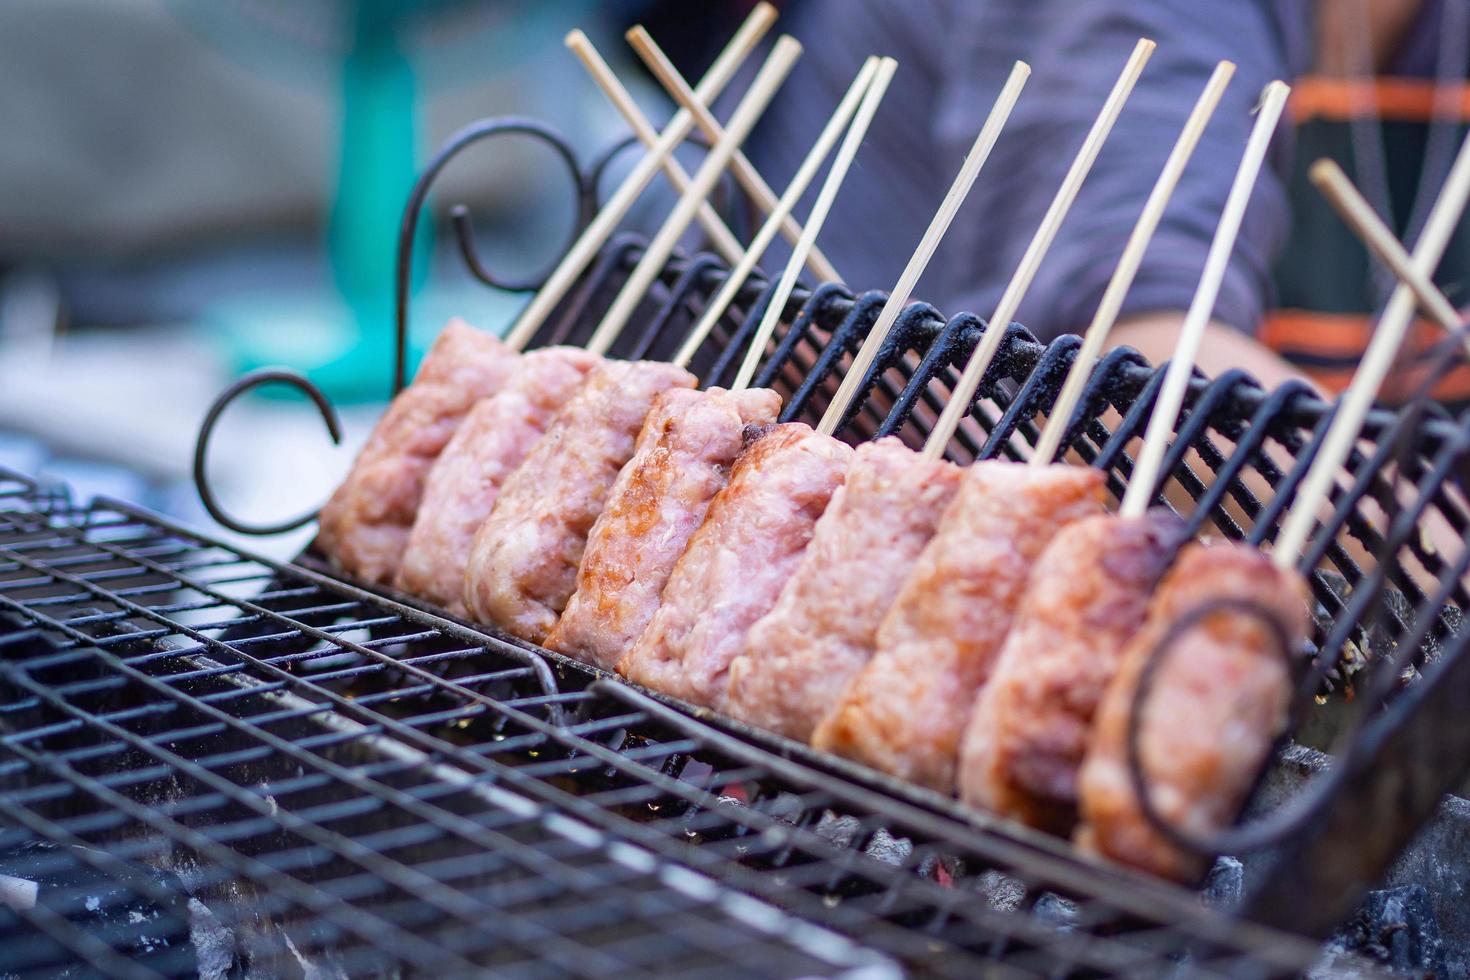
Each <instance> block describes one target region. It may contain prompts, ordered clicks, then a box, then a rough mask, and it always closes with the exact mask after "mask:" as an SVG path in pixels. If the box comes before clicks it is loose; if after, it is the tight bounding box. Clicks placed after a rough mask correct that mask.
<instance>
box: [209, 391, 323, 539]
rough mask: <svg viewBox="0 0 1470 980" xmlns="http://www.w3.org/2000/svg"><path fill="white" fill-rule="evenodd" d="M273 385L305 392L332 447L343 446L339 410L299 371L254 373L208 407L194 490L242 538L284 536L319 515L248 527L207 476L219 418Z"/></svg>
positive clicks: (217, 519)
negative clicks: (252, 392) (221, 500)
mask: <svg viewBox="0 0 1470 980" xmlns="http://www.w3.org/2000/svg"><path fill="white" fill-rule="evenodd" d="M271 383H280V384H287V385H290V386H291V387H293V388H295V389H297V390H298V391H301V392H304V393H305V394H306V395H307V396H308V397H309V398H310V399H311V400H312V401H313V402H315V403H316V407H317V411H319V412H321V415H322V421H323V422H325V423H326V425H327V432H328V433H329V434H330V435H331V437H332V443H333V444H334V445H340V444H341V442H342V423H341V421H340V420H339V419H338V418H337V410H336V409H335V408H333V407H332V403H331V402H330V401H328V400H327V396H326V395H324V394H322V390H321V389H320V388H318V387H317V386H316V385H314V384H312V383H311V381H310V380H308V379H307V378H306V376H305V375H302V374H300V373H298V372H296V371H291V370H288V369H286V368H264V369H262V370H259V371H252V372H250V373H249V374H247V375H245V377H243V378H241V379H240V380H238V381H236V382H235V383H234V384H232V385H230V386H229V387H228V388H226V389H225V390H224V391H222V392H221V393H220V395H219V397H218V398H216V399H215V400H214V403H213V404H211V405H210V406H209V411H208V412H207V413H205V416H204V422H203V424H202V425H200V426H199V436H198V438H197V439H196V440H195V442H194V489H195V490H197V491H198V492H199V500H200V502H201V503H203V504H204V509H205V510H207V511H209V516H210V517H213V518H214V519H215V520H216V521H218V522H219V523H220V524H223V525H224V526H225V527H227V528H229V529H230V530H231V531H236V532H238V533H240V534H253V535H266V534H284V533H285V532H286V531H294V530H295V529H296V528H298V527H301V526H302V525H303V524H308V523H310V522H311V521H313V520H315V519H316V516H317V513H318V512H317V511H312V512H311V513H309V514H303V515H301V516H300V517H298V518H296V519H295V520H290V521H281V522H280V523H278V524H254V525H252V524H246V523H244V522H243V521H238V520H236V519H235V518H233V517H231V516H230V515H229V514H227V513H226V512H225V510H224V508H223V507H221V506H220V504H219V498H217V497H216V496H215V493H214V489H213V488H212V487H211V486H210V485H209V474H208V473H207V472H206V467H205V461H206V459H207V458H208V456H209V439H210V436H212V435H213V434H214V427H215V426H216V425H217V424H218V423H219V419H220V416H221V415H223V414H224V411H225V409H226V408H228V407H229V406H230V403H231V402H233V401H234V400H235V399H236V398H238V397H240V396H241V395H243V394H245V393H246V392H248V391H250V390H251V389H253V388H258V387H260V386H261V385H265V384H271Z"/></svg>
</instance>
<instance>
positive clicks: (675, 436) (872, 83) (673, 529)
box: [546, 59, 894, 670]
mask: <svg viewBox="0 0 1470 980" xmlns="http://www.w3.org/2000/svg"><path fill="white" fill-rule="evenodd" d="M893 68H894V63H893V62H892V61H891V60H889V59H884V60H883V61H881V62H879V61H878V60H876V59H874V60H872V61H870V63H869V64H868V65H866V66H864V68H863V70H862V71H860V72H859V73H858V76H857V78H856V79H854V80H853V83H852V85H851V87H850V88H849V89H848V92H847V95H846V96H845V97H844V98H843V100H842V103H841V104H840V105H839V106H838V108H837V112H836V113H835V114H834V116H833V118H832V120H831V121H830V122H829V123H828V125H827V126H826V127H825V128H824V130H823V133H822V135H821V136H820V137H819V138H818V140H817V143H816V144H815V145H814V146H813V147H812V150H811V152H810V153H809V154H808V157H807V162H806V163H804V164H803V170H809V171H811V172H813V173H814V172H815V170H816V169H817V168H818V166H820V163H821V160H822V159H823V158H825V157H826V155H827V152H828V151H829V150H830V149H831V145H832V142H833V139H835V136H836V135H837V134H839V133H840V132H841V130H842V128H843V127H844V126H846V125H847V123H848V121H849V120H852V125H851V128H850V129H849V130H848V135H847V138H846V139H845V140H844V142H843V147H842V150H841V151H840V152H839V156H838V159H837V161H836V162H835V163H834V164H833V168H832V176H829V177H828V182H829V184H831V183H833V182H834V181H835V182H840V181H841V179H842V175H843V173H844V172H845V171H846V169H847V164H848V163H850V162H851V158H852V155H853V154H855V153H856V150H857V147H858V146H859V145H860V144H861V142H862V138H863V135H864V134H865V133H866V131H867V128H868V123H869V122H871V120H872V117H873V112H874V110H875V109H876V107H877V104H878V102H879V101H880V100H881V99H882V97H883V94H884V92H885V91H886V89H887V86H888V81H889V79H890V78H891V77H892V75H893ZM859 103H861V107H860V108H859ZM855 110H856V111H857V116H856V117H854V115H853V113H854V111H855ZM808 164H810V166H808ZM797 179H798V180H799V179H800V174H798V178H797ZM807 179H808V180H809V179H810V177H809V176H808V178H807ZM796 182H797V180H793V188H794V185H795V184H796ZM793 188H788V190H787V192H786V194H785V195H783V197H782V201H781V202H780V203H779V204H778V205H777V210H776V211H773V212H772V215H771V218H770V219H768V220H767V222H766V225H765V227H764V228H763V229H762V235H764V236H765V239H766V241H765V242H762V241H761V238H762V235H757V236H756V241H754V242H752V244H751V248H750V252H751V254H754V253H756V252H757V251H758V250H762V249H764V248H765V246H766V244H769V238H770V236H771V235H773V234H774V229H775V225H776V222H777V221H778V220H779V219H778V218H777V217H776V215H777V214H778V213H779V212H780V211H781V210H782V208H785V209H786V210H788V211H789V209H790V207H791V205H793V204H794V203H795V200H796V198H797V197H799V196H800V194H801V189H793ZM803 189H804V188H803ZM824 218H825V214H822V213H818V212H817V211H815V210H814V211H813V214H812V215H811V217H810V218H809V219H808V222H807V227H806V231H805V232H804V233H803V240H806V238H807V237H808V236H811V235H814V234H816V231H817V230H818V229H819V228H820V227H821V224H822V221H823V219H824ZM797 252H798V253H799V252H800V248H798V250H797ZM792 261H793V262H794V263H795V264H797V265H798V266H799V265H800V264H801V262H802V261H803V259H802V257H801V256H800V255H799V254H794V255H793V259H792ZM751 264H753V263H751ZM732 279H733V275H732ZM773 302H774V301H773ZM781 302H782V303H783V305H784V300H782V301H781ZM699 333H700V327H699V326H696V327H695V328H694V330H693V331H692V332H691V335H690V338H689V340H688V341H686V343H685V344H684V349H685V350H686V351H687V350H690V349H691V342H694V346H697V338H698V335H699ZM675 363H676V364H682V363H685V362H683V361H681V360H680V359H679V358H676V359H675ZM780 407H781V398H780V396H779V395H778V394H777V393H776V392H775V391H773V390H771V389H769V388H746V387H745V386H744V385H738V386H736V387H735V388H733V389H731V390H729V391H726V390H725V389H722V388H710V389H708V390H706V391H686V390H682V389H680V390H677V391H670V392H666V393H665V394H663V395H661V396H660V397H659V399H658V400H657V401H656V402H655V403H654V406H653V410H652V411H651V412H650V413H649V414H648V417H647V418H646V419H645V420H644V423H643V429H642V431H641V432H640V433H639V435H638V442H637V446H636V448H635V450H634V453H633V457H632V458H631V459H630V460H629V461H628V462H627V464H626V465H625V466H624V467H623V469H622V471H621V472H620V473H619V474H618V477H617V480H616V482H615V483H614V484H613V487H612V490H611V491H610V492H609V494H608V498H607V505H606V506H605V507H604V508H603V511H602V513H601V514H600V515H599V516H598V518H597V521H596V523H595V524H593V526H592V530H591V532H590V533H589V534H588V538H587V549H586V551H585V552H584V553H583V556H582V562H581V565H580V567H579V568H578V570H577V587H576V591H575V592H574V593H573V594H572V597H571V599H570V600H569V601H568V602H567V605H566V608H565V609H564V610H563V612H562V616H561V619H560V620H559V621H558V622H557V625H556V627H555V628H554V629H553V630H552V632H551V634H550V635H549V636H548V637H547V638H546V646H548V647H550V648H551V649H553V650H557V651H560V652H562V653H565V654H568V655H569V656H573V657H576V658H577V659H579V660H582V661H583V662H586V663H590V664H594V665H596V666H599V667H602V668H604V669H607V670H611V669H612V668H613V667H614V666H616V664H617V662H618V661H619V660H620V659H621V658H622V657H623V656H624V655H626V654H627V653H628V651H629V650H630V649H632V647H633V646H634V644H635V643H636V642H637V640H638V638H639V637H640V636H641V635H642V634H643V631H644V630H645V629H646V628H647V626H648V623H649V621H650V620H652V618H653V616H654V612H655V611H656V610H657V608H658V605H659V598H660V596H661V595H662V593H663V590H664V586H665V584H666V583H667V582H668V579H669V576H670V574H671V573H672V571H673V568H674V564H675V563H676V562H677V561H678V560H679V556H680V555H682V554H683V553H684V550H685V548H686V546H687V545H688V543H689V539H690V537H691V536H692V535H693V534H694V532H695V530H696V529H697V528H698V527H699V526H700V524H701V523H702V522H703V521H704V518H705V515H706V513H707V511H708V510H709V506H710V503H711V501H712V500H713V498H714V496H715V494H716V493H717V492H718V491H719V490H720V489H721V488H722V487H723V486H724V485H725V482H726V480H727V478H728V475H729V472H730V468H731V466H732V465H733V463H734V461H735V458H736V456H738V455H739V453H740V451H741V449H742V448H743V446H744V442H745V433H746V431H747V428H749V427H751V426H757V427H764V426H766V425H769V424H771V423H773V422H774V421H775V419H776V415H777V412H778V411H779V410H780Z"/></svg>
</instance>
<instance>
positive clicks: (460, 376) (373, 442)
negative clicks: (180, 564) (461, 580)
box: [316, 319, 520, 585]
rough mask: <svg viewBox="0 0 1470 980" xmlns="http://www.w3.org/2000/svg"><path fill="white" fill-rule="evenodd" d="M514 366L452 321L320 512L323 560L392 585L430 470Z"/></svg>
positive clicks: (491, 342) (502, 349) (494, 345)
mask: <svg viewBox="0 0 1470 980" xmlns="http://www.w3.org/2000/svg"><path fill="white" fill-rule="evenodd" d="M519 363H520V355H519V354H517V353H516V352H515V351H513V350H511V349H510V348H509V347H507V346H505V344H504V343H502V342H501V340H500V339H499V338H498V337H494V336H492V335H490V334H488V333H484V332H483V331H480V330H476V329H475V328H474V327H471V326H470V325H469V324H467V323H465V322H464V321H463V320H457V319H456V320H450V321H449V324H448V325H447V326H446V327H445V328H444V330H443V331H442V332H441V333H440V334H439V337H438V339H436V340H435V341H434V346H433V347H432V348H430V349H429V353H428V354H427V355H425V357H424V361H423V363H422V364H421V365H420V366H419V371H418V375H417V376H416V377H415V378H414V381H413V384H411V385H409V386H408V387H407V388H405V389H404V390H403V391H402V392H400V393H399V395H398V397H397V398H395V399H393V403H392V404H390V405H389V406H388V411H387V412H386V413H384V415H383V417H382V418H381V419H380V420H379V421H378V424H377V426H375V427H374V428H373V431H372V434H371V435H370V436H369V437H368V441H367V444H366V445H364V446H363V448H362V452H360V453H358V455H357V460H356V461H355V462H354V463H353V464H352V469H351V471H350V472H349V473H348V474H347V479H345V480H343V481H342V485H341V486H339V487H338V488H337V490H336V492H335V493H333V494H332V496H331V499H329V500H328V501H327V503H326V505H325V506H323V507H322V513H321V518H320V520H319V530H318V533H317V538H316V544H317V547H318V548H320V549H321V551H322V553H323V554H325V555H327V556H328V557H329V558H331V559H332V560H334V561H335V562H336V563H337V564H338V565H340V566H341V567H342V568H343V569H344V570H346V571H347V572H349V573H351V574H353V575H355V576H357V577H358V578H360V579H363V580H365V581H368V582H372V583H375V584H380V585H387V584H388V583H390V582H392V581H393V576H394V573H396V572H397V571H398V562H399V559H400V558H401V557H402V555H403V549H404V546H405V545H406V544H407V543H408V533H409V529H410V528H412V527H413V522H414V518H415V517H416V516H417V515H418V510H419V501H420V499H421V498H422V496H423V492H424V480H425V478H426V477H427V476H428V474H429V468H430V467H431V466H433V465H434V460H436V459H438V457H439V453H440V452H441V451H442V450H443V449H444V446H445V445H446V444H447V443H448V442H449V440H450V437H452V436H453V435H454V432H455V430H456V429H458V428H459V425H460V422H461V421H463V419H464V417H465V414H466V413H467V412H469V410H470V408H471V407H472V406H473V405H474V404H475V403H476V402H478V401H479V400H480V399H482V398H488V397H489V396H491V395H493V394H495V392H497V391H499V390H500V388H501V387H502V386H503V385H504V384H505V383H506V381H508V380H509V379H510V377H511V376H512V375H513V374H514V373H515V371H516V369H517V367H518V365H519Z"/></svg>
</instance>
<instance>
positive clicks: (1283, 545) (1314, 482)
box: [1271, 137, 1470, 568]
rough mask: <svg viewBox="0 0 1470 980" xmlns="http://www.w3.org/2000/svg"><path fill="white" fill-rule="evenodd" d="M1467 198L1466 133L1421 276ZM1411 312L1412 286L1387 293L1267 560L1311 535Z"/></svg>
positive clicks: (1423, 248) (1283, 559)
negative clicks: (1378, 316) (1366, 342)
mask: <svg viewBox="0 0 1470 980" xmlns="http://www.w3.org/2000/svg"><path fill="white" fill-rule="evenodd" d="M1467 198H1470V137H1466V139H1465V142H1464V143H1463V144H1461V146H1460V152H1459V155H1458V156H1456V157H1455V162H1454V165H1453V166H1452V167H1450V174H1449V177H1448V178H1446V180H1445V184H1444V187H1443V188H1441V190H1440V193H1439V199H1438V200H1437V201H1435V202H1434V207H1433V208H1432V209H1431V210H1430V212H1429V220H1428V221H1426V222H1425V223H1424V231H1423V233H1422V234H1421V235H1420V236H1419V241H1418V244H1417V245H1416V246H1415V248H1414V268H1415V269H1416V270H1417V271H1419V272H1420V273H1422V274H1423V275H1424V276H1425V277H1428V276H1432V275H1433V274H1434V270H1435V268H1436V267H1438V265H1439V260H1440V259H1441V258H1443V257H1444V250H1445V247H1446V246H1447V245H1448V244H1449V240H1450V236H1451V235H1452V234H1453V233H1454V231H1455V225H1457V224H1458V223H1459V221H1460V215H1461V214H1462V213H1463V212H1464V210H1465V202H1466V199H1467ZM1413 315H1414V291H1413V290H1412V289H1411V288H1409V287H1408V286H1406V285H1402V284H1401V285H1399V286H1398V287H1397V288H1396V289H1394V291H1393V295H1392V296H1391V297H1389V300H1388V306H1387V307H1386V308H1385V309H1384V311H1383V316H1382V317H1381V318H1379V320H1378V327H1377V328H1376V329H1375V330H1374V331H1373V339H1372V340H1371V341H1369V343H1368V349H1367V350H1366V351H1365V352H1364V353H1363V360H1362V362H1361V363H1360V364H1359V365H1358V370H1357V371H1356V372H1354V374H1353V380H1352V382H1351V383H1349V385H1348V388H1347V391H1345V392H1343V395H1342V398H1341V399H1340V400H1339V401H1338V405H1337V411H1336V413H1335V414H1334V415H1333V418H1332V424H1331V427H1330V428H1329V429H1328V430H1327V436H1326V438H1324V439H1323V440H1322V448H1321V449H1320V450H1318V452H1317V458H1316V459H1314V460H1312V467H1311V469H1309V470H1308V471H1307V475H1306V477H1305V478H1304V479H1303V480H1302V484H1301V487H1300V489H1298V490H1297V494H1296V499H1295V500H1294V501H1293V502H1292V505H1291V509H1290V510H1289V511H1287V513H1286V517H1285V518H1284V519H1283V520H1282V522H1281V533H1280V534H1279V535H1278V536H1277V538H1276V545H1275V547H1274V548H1272V550H1271V560H1272V561H1273V562H1274V563H1275V564H1276V565H1277V566H1278V567H1280V568H1290V567H1292V566H1294V565H1295V564H1296V563H1297V561H1298V560H1299V559H1300V557H1301V553H1302V549H1303V548H1304V547H1305V546H1306V544H1307V540H1308V539H1309V538H1310V537H1311V534H1312V528H1313V526H1314V525H1315V524H1316V519H1317V508H1318V507H1319V506H1321V504H1322V502H1323V501H1324V500H1326V499H1327V497H1328V493H1329V492H1330V491H1331V489H1332V485H1333V484H1334V483H1335V482H1336V481H1337V474H1338V471H1339V470H1341V468H1342V464H1343V462H1344V461H1346V460H1347V458H1348V453H1350V452H1351V451H1352V447H1353V443H1354V442H1356V441H1357V438H1358V432H1359V430H1360V429H1361V428H1362V425H1363V419H1364V418H1365V417H1366V416H1367V414H1368V409H1370V408H1371V407H1372V406H1373V400H1374V398H1376V397H1377V395H1378V389H1379V388H1380V387H1381V386H1382V384H1383V379H1384V378H1385V377H1386V376H1387V375H1388V372H1389V369H1390V368H1391V367H1392V366H1393V362H1394V357H1395V355H1396V354H1397V352H1398V349H1399V345H1400V344H1402V343H1403V339H1404V335H1405V334H1406V333H1407V332H1408V329H1409V321H1410V319H1411V318H1412V317H1413Z"/></svg>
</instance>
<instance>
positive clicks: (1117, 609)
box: [959, 510, 1183, 835]
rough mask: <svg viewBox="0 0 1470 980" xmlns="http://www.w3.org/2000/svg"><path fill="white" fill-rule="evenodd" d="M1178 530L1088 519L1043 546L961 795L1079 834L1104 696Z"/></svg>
mask: <svg viewBox="0 0 1470 980" xmlns="http://www.w3.org/2000/svg"><path fill="white" fill-rule="evenodd" d="M1182 536H1183V524H1182V522H1181V521H1180V520H1179V519H1178V518H1177V517H1175V516H1174V514H1173V513H1172V512H1170V511H1167V510H1156V511H1152V512H1150V513H1148V514H1146V515H1145V516H1143V517H1140V518H1129V519H1125V518H1119V517H1115V516H1113V515H1105V514H1099V515H1097V516H1095V517H1087V518H1083V519H1082V520H1080V521H1077V522H1075V523H1072V524H1069V525H1067V526H1066V527H1064V528H1062V529H1061V531H1059V532H1058V533H1057V536H1056V537H1055V538H1053V539H1052V541H1051V544H1049V545H1047V547H1046V550H1045V551H1043V552H1042V553H1041V557H1040V558H1038V559H1037V560H1036V565H1035V567H1034V568H1032V570H1031V578H1030V580H1029V581H1028V582H1027V584H1026V594H1025V596H1024V597H1023V598H1022V600H1021V606H1020V609H1019V610H1018V611H1017V613H1016V619H1015V622H1014V623H1013V624H1012V625H1011V632H1010V635H1009V636H1007V637H1006V642H1005V646H1004V647H1002V649H1001V653H1000V657H999V659H997V660H996V664H995V671H994V673H992V674H991V676H990V682H989V683H988V684H986V685H985V687H984V688H983V689H982V690H981V692H980V699H979V701H977V702H976V704H975V712H974V715H973V716H972V717H971V719H970V726H969V728H967V729H966V730H965V737H964V741H963V743H962V744H961V747H960V770H959V787H960V797H961V798H962V799H963V800H965V801H966V802H968V803H971V804H974V805H976V806H980V807H984V808H986V809H989V810H993V811H995V812H997V813H1000V814H1004V815H1005V816H1008V817H1013V818H1015V819H1017V820H1020V821H1022V822H1024V823H1027V824H1030V825H1031V826H1033V827H1039V828H1041V829H1043V830H1047V831H1050V832H1052V833H1055V834H1061V835H1067V834H1070V833H1071V832H1072V828H1073V825H1074V824H1075V823H1076V820H1077V770H1078V768H1080V767H1081V765H1082V757H1083V754H1084V753H1085V752H1086V751H1087V743H1088V742H1089V740H1090V739H1091V735H1092V720H1093V716H1094V715H1095V714H1096V712H1097V704H1098V701H1100V700H1101V699H1102V695H1103V692H1104V691H1105V690H1106V689H1107V686H1108V683H1109V682H1110V681H1111V680H1112V679H1113V675H1114V674H1116V673H1117V670H1118V662H1119V660H1120V658H1121V657H1122V655H1123V648H1124V646H1125V645H1126V644H1127V642H1128V641H1129V639H1131V638H1132V636H1133V634H1134V633H1135V632H1137V630H1138V628H1139V627H1140V626H1141V625H1142V624H1143V617H1144V613H1145V612H1146V611H1147V609H1148V600H1149V595H1150V594H1151V593H1152V592H1153V589H1154V586H1155V584H1157V582H1158V580H1159V576H1161V575H1162V574H1163V573H1164V569H1165V567H1167V565H1168V563H1169V560H1170V559H1171V558H1173V556H1174V553H1175V551H1176V550H1177V548H1178V546H1179V544H1180V542H1181V540H1182Z"/></svg>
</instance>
